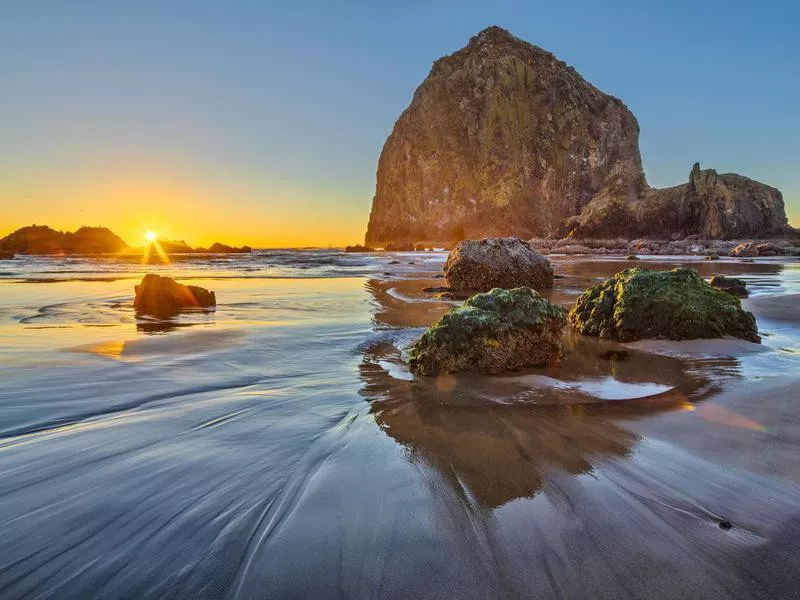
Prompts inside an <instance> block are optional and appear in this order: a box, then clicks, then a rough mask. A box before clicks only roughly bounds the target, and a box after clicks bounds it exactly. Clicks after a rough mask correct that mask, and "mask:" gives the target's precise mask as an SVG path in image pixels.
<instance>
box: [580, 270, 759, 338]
mask: <svg viewBox="0 0 800 600" xmlns="http://www.w3.org/2000/svg"><path fill="white" fill-rule="evenodd" d="M569 320H570V323H572V325H573V326H574V327H575V328H576V329H577V330H578V331H580V333H582V334H584V335H591V336H598V337H601V338H608V339H615V340H619V341H621V342H632V341H636V340H641V339H647V338H667V339H671V340H683V339H697V338H717V337H723V336H726V335H729V336H733V337H737V338H742V339H745V340H748V341H751V342H760V340H761V338H760V337H759V336H758V332H757V328H756V321H755V317H754V316H753V315H752V313H749V312H746V311H744V310H742V307H741V303H740V302H739V300H738V298H735V297H734V296H732V295H731V294H729V293H726V292H723V291H720V290H718V289H715V288H714V287H712V286H711V285H710V284H709V283H708V282H706V281H705V280H704V279H703V278H701V277H700V275H698V274H697V272H696V271H695V270H693V269H686V268H679V269H672V270H671V271H650V270H647V269H641V268H633V269H626V270H624V271H621V272H619V273H617V274H616V275H615V276H614V277H613V278H611V279H608V280H606V281H605V282H604V283H602V284H600V285H598V286H595V287H593V288H592V289H590V290H588V291H586V292H584V293H583V294H582V295H581V296H580V297H579V298H578V299H577V301H576V302H575V304H574V306H573V307H572V309H571V310H570V312H569Z"/></svg>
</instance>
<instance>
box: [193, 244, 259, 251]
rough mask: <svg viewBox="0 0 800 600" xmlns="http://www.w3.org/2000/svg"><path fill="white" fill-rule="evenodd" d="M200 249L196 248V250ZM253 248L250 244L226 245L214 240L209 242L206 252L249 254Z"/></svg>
mask: <svg viewBox="0 0 800 600" xmlns="http://www.w3.org/2000/svg"><path fill="white" fill-rule="evenodd" d="M199 251H200V250H199V249H198V252H199ZM252 251H253V249H252V248H251V247H250V246H241V247H238V248H237V247H235V246H228V245H227V244H221V243H219V242H214V243H213V244H211V247H209V248H208V250H206V252H208V253H210V254H249V253H250V252H252Z"/></svg>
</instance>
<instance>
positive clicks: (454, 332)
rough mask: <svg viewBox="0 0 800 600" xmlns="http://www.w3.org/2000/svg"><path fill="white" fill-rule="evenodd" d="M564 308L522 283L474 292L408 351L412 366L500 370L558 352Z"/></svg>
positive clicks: (426, 370) (422, 371) (429, 371)
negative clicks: (481, 292)
mask: <svg viewBox="0 0 800 600" xmlns="http://www.w3.org/2000/svg"><path fill="white" fill-rule="evenodd" d="M566 324H567V318H566V311H565V310H564V309H563V308H561V307H560V306H556V305H555V304H551V303H550V302H549V301H548V300H546V299H544V298H542V297H541V296H540V295H539V294H538V293H536V292H535V291H534V290H532V289H530V288H527V287H521V288H514V289H511V290H502V289H499V288H496V289H493V290H492V291H491V292H488V293H485V294H476V295H474V296H472V297H471V298H469V299H468V300H467V301H466V302H465V303H464V305H463V306H460V307H458V308H455V309H453V310H451V311H450V312H449V313H447V314H446V315H444V316H443V317H442V318H441V319H440V320H439V322H438V323H436V324H435V325H434V326H433V327H431V328H430V329H428V331H426V332H425V333H424V334H423V335H422V337H421V338H420V339H419V340H418V341H417V342H416V343H415V344H414V346H413V347H412V348H411V350H410V353H409V366H410V368H411V371H412V372H414V373H416V374H418V375H437V374H439V373H454V372H458V371H481V372H485V373H501V372H503V371H508V370H512V369H518V368H521V367H528V366H536V365H543V364H547V363H551V362H555V361H557V360H558V359H559V358H560V357H561V332H562V330H563V329H564V327H565V326H566Z"/></svg>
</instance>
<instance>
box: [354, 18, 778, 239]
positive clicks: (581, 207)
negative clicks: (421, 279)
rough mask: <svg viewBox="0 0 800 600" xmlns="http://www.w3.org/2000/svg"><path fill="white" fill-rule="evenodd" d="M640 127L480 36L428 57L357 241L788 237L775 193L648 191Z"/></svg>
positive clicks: (542, 60) (538, 61)
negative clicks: (430, 64)
mask: <svg viewBox="0 0 800 600" xmlns="http://www.w3.org/2000/svg"><path fill="white" fill-rule="evenodd" d="M638 138H639V126H638V124H637V122H636V118H635V117H634V116H633V114H632V113H631V112H630V111H629V110H628V109H627V108H626V107H625V105H624V104H623V103H622V102H621V101H620V100H618V99H616V98H613V97H611V96H608V95H606V94H604V93H602V92H601V91H599V90H598V89H597V88H595V87H594V86H592V85H591V84H589V83H588V82H586V81H585V80H584V79H583V78H582V77H581V76H580V75H579V74H578V73H577V72H576V71H575V70H574V69H572V68H571V67H569V66H567V65H566V64H564V63H563V62H561V61H559V60H557V59H556V58H555V57H554V56H553V55H552V54H550V53H549V52H546V51H545V50H542V49H541V48H537V47H536V46H533V45H531V44H528V43H526V42H523V41H521V40H519V39H517V38H515V37H513V36H512V35H511V34H510V33H508V32H507V31H505V30H503V29H500V28H497V27H490V28H488V29H485V30H484V31H482V32H481V33H479V34H478V35H477V36H475V37H473V38H472V39H471V40H470V41H469V44H467V46H466V47H465V48H462V49H461V50H459V51H457V52H455V53H454V54H451V55H450V56H446V57H444V58H441V59H439V60H437V61H436V62H435V63H434V64H433V67H432V68H431V72H430V74H429V75H428V77H427V78H426V79H425V81H423V82H422V85H420V86H419V88H417V91H416V93H415V94H414V99H413V101H412V102H411V105H410V106H409V107H408V108H407V109H406V111H405V112H404V113H403V114H402V115H401V116H400V118H399V119H398V121H397V123H396V124H395V126H394V130H393V131H392V133H391V135H390V136H389V138H388V139H387V140H386V144H385V145H384V147H383V151H382V152H381V156H380V160H379V162H378V174H377V186H376V191H375V197H374V199H373V203H372V212H371V214H370V219H369V226H368V228H367V234H366V242H367V244H368V245H371V246H385V245H386V244H387V243H388V242H391V241H397V240H407V241H428V242H430V241H439V242H445V241H453V240H460V239H463V238H478V237H493V236H510V235H515V236H519V237H521V238H530V237H542V236H548V235H550V234H557V235H560V236H564V235H570V234H571V235H573V236H578V237H580V236H584V237H605V236H608V237H617V236H619V237H628V238H633V237H637V236H653V237H658V238H670V237H671V236H685V235H690V234H701V235H703V236H706V237H711V238H730V237H746V236H759V235H764V234H766V233H772V232H774V233H781V232H782V231H786V230H788V229H789V228H788V224H787V220H786V214H785V211H784V206H783V199H782V197H781V194H780V192H779V191H778V190H776V189H774V188H771V187H769V186H767V185H764V184H761V183H758V182H756V181H753V180H751V179H747V178H746V177H742V176H740V175H733V174H724V175H720V174H717V173H716V171H713V170H706V171H701V170H700V168H699V166H697V165H696V166H695V168H694V169H693V170H692V173H691V174H690V178H689V183H687V184H684V185H679V186H676V187H673V188H666V189H661V190H657V189H650V188H649V186H648V185H647V183H646V181H645V177H644V173H643V171H642V163H641V157H640V155H639V141H638Z"/></svg>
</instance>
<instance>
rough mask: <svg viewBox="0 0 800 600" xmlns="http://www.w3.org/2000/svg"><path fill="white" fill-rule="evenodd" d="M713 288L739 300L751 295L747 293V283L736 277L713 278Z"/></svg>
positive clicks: (718, 276)
mask: <svg viewBox="0 0 800 600" xmlns="http://www.w3.org/2000/svg"><path fill="white" fill-rule="evenodd" d="M709 283H710V284H711V287H715V288H717V289H718V290H722V291H723V292H727V293H729V294H731V295H733V296H736V297H737V298H747V296H748V295H749V294H748V293H747V283H746V282H745V281H744V280H743V279H737V278H736V277H725V276H724V275H716V276H714V277H712V278H711V281H709Z"/></svg>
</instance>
